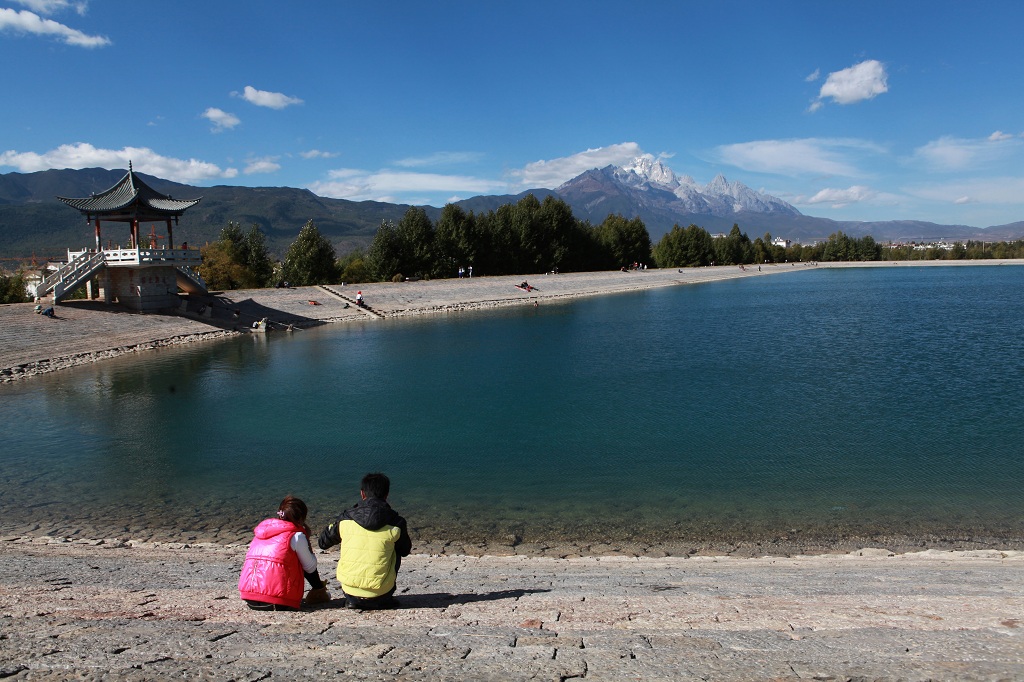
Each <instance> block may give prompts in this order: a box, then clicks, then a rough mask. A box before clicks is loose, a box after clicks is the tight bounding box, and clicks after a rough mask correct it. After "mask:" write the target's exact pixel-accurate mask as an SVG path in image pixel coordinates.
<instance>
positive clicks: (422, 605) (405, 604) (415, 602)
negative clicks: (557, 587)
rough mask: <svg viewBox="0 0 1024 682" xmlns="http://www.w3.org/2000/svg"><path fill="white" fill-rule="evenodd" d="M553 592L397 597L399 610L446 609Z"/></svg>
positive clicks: (334, 602)
mask: <svg viewBox="0 0 1024 682" xmlns="http://www.w3.org/2000/svg"><path fill="white" fill-rule="evenodd" d="M550 591H551V590H541V589H531V590H500V591H498V592H483V593H480V594H452V593H450V592H432V593H429V594H415V593H412V594H400V595H397V596H396V597H395V600H396V601H397V602H398V606H397V607H396V608H398V609H445V608H448V607H449V606H455V605H459V604H472V603H473V602H482V601H497V600H499V599H519V598H520V597H524V596H526V595H528V594H537V593H543V592H550ZM344 608H345V600H344V598H342V599H331V601H329V602H326V603H323V604H315V605H303V610H310V611H318V610H320V609H344Z"/></svg>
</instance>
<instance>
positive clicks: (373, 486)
mask: <svg viewBox="0 0 1024 682" xmlns="http://www.w3.org/2000/svg"><path fill="white" fill-rule="evenodd" d="M359 489H360V490H362V491H363V492H364V493H365V494H366V496H367V497H376V498H377V499H379V500H386V499H388V493H390V492H391V481H390V479H388V477H387V476H385V475H384V474H381V473H375V474H366V475H365V476H363V480H362V482H361V483H360V484H359Z"/></svg>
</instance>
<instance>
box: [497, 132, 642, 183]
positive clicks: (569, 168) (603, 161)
mask: <svg viewBox="0 0 1024 682" xmlns="http://www.w3.org/2000/svg"><path fill="white" fill-rule="evenodd" d="M643 153H644V152H643V150H642V149H640V145H638V144H637V143H636V142H623V143H621V144H613V145H610V146H608V147H598V148H596V149H588V150H586V151H585V152H580V153H578V154H573V155H572V156H564V157H562V158H559V159H551V160H549V161H534V162H533V163H529V164H527V165H526V167H524V168H523V169H522V170H516V171H512V172H511V173H510V175H511V177H512V178H514V180H515V184H517V185H518V186H519V187H522V188H523V189H529V188H533V187H557V186H558V185H561V184H562V183H563V182H566V181H567V180H571V179H573V178H574V177H576V176H577V175H579V174H580V173H583V172H585V171H588V170H591V169H593V168H604V167H605V166H607V165H609V164H612V165H615V166H625V165H626V164H628V163H629V162H630V161H632V160H633V159H635V158H636V157H638V156H642V155H643Z"/></svg>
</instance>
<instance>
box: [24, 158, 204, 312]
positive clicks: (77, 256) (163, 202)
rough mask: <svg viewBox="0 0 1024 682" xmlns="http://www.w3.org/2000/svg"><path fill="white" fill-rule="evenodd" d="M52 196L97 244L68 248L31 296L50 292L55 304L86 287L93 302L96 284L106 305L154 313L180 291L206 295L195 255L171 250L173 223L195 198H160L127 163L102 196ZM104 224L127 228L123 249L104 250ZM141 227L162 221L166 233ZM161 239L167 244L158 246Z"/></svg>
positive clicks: (172, 301) (176, 300) (169, 304)
mask: <svg viewBox="0 0 1024 682" xmlns="http://www.w3.org/2000/svg"><path fill="white" fill-rule="evenodd" d="M57 198H58V199H60V200H61V201H63V202H64V203H65V204H67V205H68V206H71V207H72V208H74V209H77V210H78V211H79V212H80V213H81V214H82V215H84V216H85V220H86V223H87V224H88V225H89V226H90V227H94V228H95V234H96V246H95V248H92V249H85V250H83V251H72V250H70V249H68V262H67V265H65V266H63V267H62V268H60V269H59V270H58V271H57V272H55V273H53V274H52V275H50V276H49V277H47V278H46V279H44V280H43V281H42V283H41V284H39V285H38V286H37V287H36V297H38V298H42V297H44V296H49V295H51V294H52V295H53V300H54V302H55V303H56V302H58V301H60V300H61V299H63V298H65V297H66V296H67V295H69V294H70V293H71V292H72V291H74V290H75V289H77V288H79V287H81V286H82V285H83V284H85V285H86V290H87V293H88V296H89V298H98V297H99V291H97V290H96V285H97V284H98V286H99V290H102V292H103V299H104V300H105V301H106V302H107V303H113V302H115V301H116V302H118V303H121V304H123V305H125V306H128V307H129V308H133V309H135V310H159V309H162V308H171V307H177V306H178V305H179V303H180V299H179V296H178V289H179V287H180V288H181V289H182V290H183V291H186V292H188V293H206V283H205V282H204V281H203V279H202V277H200V276H199V273H198V272H196V271H195V269H194V268H195V267H198V266H199V265H200V264H201V263H202V259H201V258H200V254H199V251H198V250H197V249H188V248H187V246H186V248H179V249H176V248H174V225H176V224H177V223H178V218H180V217H181V215H182V214H183V213H184V212H185V211H186V210H187V209H189V208H191V207H193V206H195V205H196V204H198V203H199V201H200V199H172V198H171V197H170V196H167V195H164V194H160V193H159V192H157V191H156V190H154V189H153V188H152V187H150V186H149V185H147V184H146V183H145V182H143V180H142V179H141V178H140V177H139V176H138V175H136V174H135V171H134V170H133V169H132V166H131V163H130V162H129V164H128V172H127V173H126V174H125V176H124V177H123V178H121V180H120V181H119V182H118V183H117V184H116V185H114V186H113V187H111V188H110V189H108V190H106V191H105V192H100V193H99V194H93V195H92V196H89V197H83V198H81V199H69V198H65V197H57ZM104 221H106V222H115V223H125V224H127V225H128V228H129V232H128V235H127V238H128V241H127V248H123V247H121V246H120V245H118V246H117V248H106V249H105V248H103V243H102V239H101V232H100V228H101V224H102V223H103V222H104ZM144 223H163V224H164V226H165V227H166V229H167V234H166V235H157V234H156V226H155V225H153V226H152V227H151V230H152V232H151V234H149V235H147V234H141V233H140V226H142V225H143V224H144ZM160 239H166V242H165V243H163V244H157V243H156V242H157V241H158V240H160ZM147 242H148V246H144V245H145V244H147Z"/></svg>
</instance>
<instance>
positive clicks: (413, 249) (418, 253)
mask: <svg viewBox="0 0 1024 682" xmlns="http://www.w3.org/2000/svg"><path fill="white" fill-rule="evenodd" d="M395 233H396V236H397V237H398V242H399V244H400V246H401V256H400V262H399V265H398V267H399V272H402V273H403V274H405V275H406V276H408V275H416V276H419V277H429V276H430V275H432V274H434V272H435V270H440V268H439V267H438V266H437V263H436V261H435V257H434V251H435V249H434V225H433V223H431V222H430V218H429V217H428V216H427V212H426V211H425V210H423V209H422V208H418V207H416V206H412V207H410V208H409V210H407V211H406V212H405V215H403V216H402V219H401V220H399V221H398V226H397V227H396V228H395Z"/></svg>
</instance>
